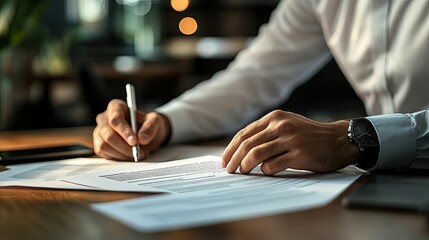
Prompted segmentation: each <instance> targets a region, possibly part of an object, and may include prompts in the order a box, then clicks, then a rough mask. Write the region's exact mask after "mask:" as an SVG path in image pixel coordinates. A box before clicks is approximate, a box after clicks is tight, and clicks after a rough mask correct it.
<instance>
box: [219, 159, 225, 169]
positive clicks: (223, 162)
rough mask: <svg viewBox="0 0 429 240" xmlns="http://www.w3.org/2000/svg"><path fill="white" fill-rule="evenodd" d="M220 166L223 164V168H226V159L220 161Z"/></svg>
mask: <svg viewBox="0 0 429 240" xmlns="http://www.w3.org/2000/svg"><path fill="white" fill-rule="evenodd" d="M220 166H221V167H222V168H225V167H226V163H225V161H224V160H222V161H220Z"/></svg>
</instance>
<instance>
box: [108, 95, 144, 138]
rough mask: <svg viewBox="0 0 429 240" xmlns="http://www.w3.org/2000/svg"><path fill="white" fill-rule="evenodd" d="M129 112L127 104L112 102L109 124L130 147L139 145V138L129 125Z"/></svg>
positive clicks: (110, 104) (109, 110)
mask: <svg viewBox="0 0 429 240" xmlns="http://www.w3.org/2000/svg"><path fill="white" fill-rule="evenodd" d="M127 119H129V110H128V108H127V105H126V104H125V102H123V101H120V100H112V101H111V102H110V103H109V105H108V107H107V122H108V123H109V126H110V127H111V128H112V129H113V130H115V132H117V133H118V134H119V136H121V138H122V139H124V140H125V141H126V142H127V143H128V145H129V146H133V145H135V144H136V143H137V136H136V134H135V133H134V132H133V130H132V129H131V127H130V124H129V123H128V121H127Z"/></svg>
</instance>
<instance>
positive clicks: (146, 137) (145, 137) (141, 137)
mask: <svg viewBox="0 0 429 240" xmlns="http://www.w3.org/2000/svg"><path fill="white" fill-rule="evenodd" d="M139 140H140V141H143V142H144V143H147V142H148V141H149V135H147V134H145V133H141V134H139Z"/></svg>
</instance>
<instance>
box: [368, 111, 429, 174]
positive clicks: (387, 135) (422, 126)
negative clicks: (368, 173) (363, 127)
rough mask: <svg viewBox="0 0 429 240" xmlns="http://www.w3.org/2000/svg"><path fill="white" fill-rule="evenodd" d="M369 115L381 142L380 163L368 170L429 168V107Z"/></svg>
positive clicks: (378, 161)
mask: <svg viewBox="0 0 429 240" xmlns="http://www.w3.org/2000/svg"><path fill="white" fill-rule="evenodd" d="M367 118H368V119H369V120H370V121H371V122H372V124H373V125H374V127H375V129H376V131H377V134H378V138H379V142H380V152H379V156H378V160H377V163H376V165H375V166H374V167H373V168H371V169H368V170H382V169H395V168H396V169H400V168H408V167H411V168H428V169H429V110H423V111H419V112H415V113H408V114H399V113H396V114H385V115H378V116H370V117H367Z"/></svg>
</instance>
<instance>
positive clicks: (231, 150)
mask: <svg viewBox="0 0 429 240" xmlns="http://www.w3.org/2000/svg"><path fill="white" fill-rule="evenodd" d="M267 126H268V123H266V122H264V121H261V120H258V121H255V122H253V123H251V124H250V125H248V126H247V127H245V128H243V129H241V130H240V131H239V132H238V133H237V134H236V135H235V136H234V137H233V139H232V140H231V142H230V143H229V144H228V146H227V147H226V148H225V151H224V152H223V154H222V166H223V167H225V166H227V165H228V164H229V162H230V161H231V159H232V157H233V156H234V155H235V153H236V151H237V149H238V148H239V147H240V145H241V144H242V143H243V142H244V141H246V140H247V139H248V138H249V137H251V136H253V135H254V134H255V133H257V132H260V131H262V130H263V129H265V128H266V127H267Z"/></svg>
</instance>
